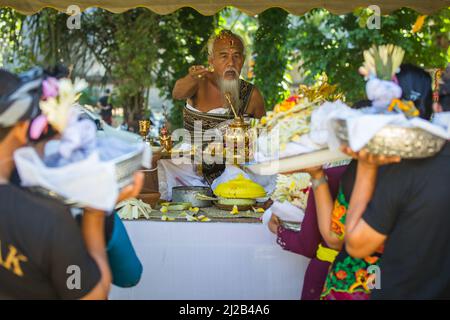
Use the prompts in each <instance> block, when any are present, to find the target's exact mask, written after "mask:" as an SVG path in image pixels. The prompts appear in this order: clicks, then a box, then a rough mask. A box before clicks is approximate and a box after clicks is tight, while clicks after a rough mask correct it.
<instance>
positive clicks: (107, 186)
mask: <svg viewBox="0 0 450 320" xmlns="http://www.w3.org/2000/svg"><path fill="white" fill-rule="evenodd" d="M14 161H15V163H16V167H17V170H18V172H19V175H20V179H21V183H22V185H23V186H25V187H34V186H41V187H44V188H46V189H48V190H51V191H55V192H57V193H58V194H60V195H61V196H63V197H65V198H66V199H69V200H71V201H75V202H77V203H80V204H82V205H86V206H89V207H92V208H95V209H99V210H104V211H112V210H113V209H114V206H115V202H116V199H117V196H118V187H117V182H116V174H115V165H114V164H113V163H112V162H102V161H100V157H99V154H98V152H97V151H94V152H92V153H91V154H90V155H89V156H88V157H87V158H86V159H83V160H80V161H77V162H73V163H69V164H67V165H65V166H62V167H47V166H46V165H45V164H44V162H43V161H42V160H41V158H40V157H39V155H38V154H37V153H36V151H35V150H34V149H33V148H31V147H24V148H20V149H18V150H17V151H16V152H15V154H14Z"/></svg>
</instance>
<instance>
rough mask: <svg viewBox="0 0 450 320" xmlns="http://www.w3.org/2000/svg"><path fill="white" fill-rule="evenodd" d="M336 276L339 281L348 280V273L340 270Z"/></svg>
mask: <svg viewBox="0 0 450 320" xmlns="http://www.w3.org/2000/svg"><path fill="white" fill-rule="evenodd" d="M335 274H336V278H338V279H339V280H344V279H345V278H347V272H345V271H344V270H339V271H338V272H336V273H335Z"/></svg>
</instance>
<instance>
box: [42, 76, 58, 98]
mask: <svg viewBox="0 0 450 320" xmlns="http://www.w3.org/2000/svg"><path fill="white" fill-rule="evenodd" d="M58 92H59V85H58V80H57V79H56V78H51V77H50V78H47V79H45V80H44V81H42V100H47V99H48V98H54V97H57V96H58Z"/></svg>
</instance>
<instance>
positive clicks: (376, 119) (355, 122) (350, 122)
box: [328, 103, 450, 151]
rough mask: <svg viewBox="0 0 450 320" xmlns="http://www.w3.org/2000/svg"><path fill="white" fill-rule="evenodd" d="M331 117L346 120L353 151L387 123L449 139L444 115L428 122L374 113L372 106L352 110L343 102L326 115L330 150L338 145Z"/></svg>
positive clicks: (363, 144)
mask: <svg viewBox="0 0 450 320" xmlns="http://www.w3.org/2000/svg"><path fill="white" fill-rule="evenodd" d="M333 119H343V120H346V122H347V129H348V135H349V145H350V148H352V150H354V151H359V150H360V149H362V148H363V147H364V146H365V145H366V144H367V143H368V142H369V141H370V139H372V138H373V136H374V135H375V134H376V133H377V132H378V131H380V130H381V129H382V128H383V127H385V126H387V125H398V126H404V127H416V128H421V129H423V130H425V131H428V132H430V133H432V134H434V135H436V136H438V137H441V138H444V139H447V140H448V139H450V132H449V131H448V125H449V122H450V120H449V118H446V116H445V115H442V116H438V121H437V122H436V121H435V122H430V121H426V120H423V119H421V118H412V119H408V118H406V117H405V116H404V115H403V114H399V113H384V114H376V113H374V109H373V108H368V109H362V110H354V109H351V108H350V107H348V106H346V105H345V104H342V103H336V108H335V110H334V111H333V112H331V113H330V114H329V116H328V133H329V137H328V146H329V148H330V149H332V150H336V149H338V148H339V146H340V143H339V140H338V139H337V137H336V134H335V131H334V128H333V126H332V120H333ZM439 120H440V121H439ZM446 123H447V124H446Z"/></svg>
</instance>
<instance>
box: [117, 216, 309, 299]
mask: <svg viewBox="0 0 450 320" xmlns="http://www.w3.org/2000/svg"><path fill="white" fill-rule="evenodd" d="M125 227H126V229H127V230H128V233H129V236H130V238H131V241H132V242H133V245H134V247H135V249H136V252H137V254H138V256H139V258H140V259H141V262H142V264H143V267H144V272H143V274H142V278H141V281H140V283H139V284H138V285H137V286H136V287H134V288H127V289H123V288H118V287H114V286H113V288H112V290H111V293H110V299H174V300H177V299H205V300H209V299H299V298H300V295H301V289H302V286H303V277H304V273H305V270H306V267H307V265H308V261H309V259H307V258H305V257H302V256H300V255H297V254H293V253H290V252H287V251H284V250H282V249H281V247H280V246H278V245H277V244H276V237H275V235H273V234H272V233H270V231H269V230H268V229H267V226H265V225H263V224H259V223H220V222H217V223H215V222H209V223H195V222H159V221H126V222H125Z"/></svg>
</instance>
